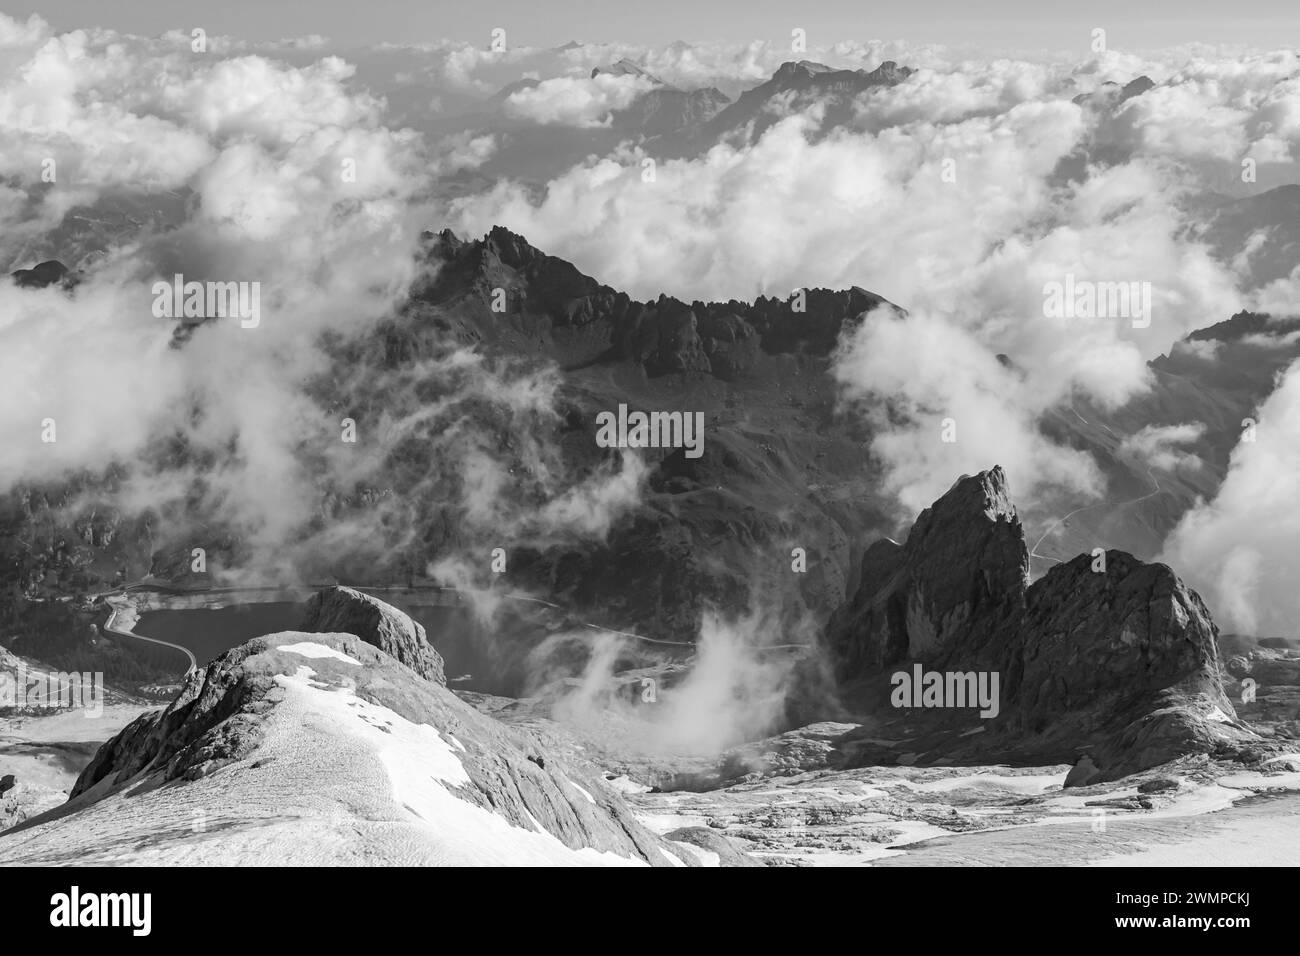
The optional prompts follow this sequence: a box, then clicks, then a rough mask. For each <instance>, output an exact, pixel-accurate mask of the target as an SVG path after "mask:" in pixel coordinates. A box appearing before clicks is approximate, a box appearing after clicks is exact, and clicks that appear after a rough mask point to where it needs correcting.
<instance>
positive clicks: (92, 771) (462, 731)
mask: <svg viewBox="0 0 1300 956" xmlns="http://www.w3.org/2000/svg"><path fill="white" fill-rule="evenodd" d="M304 641H309V642H311V643H312V644H316V645H323V646H324V647H326V648H330V649H332V650H335V651H337V652H339V653H340V654H342V655H346V657H347V658H351V660H347V659H345V658H342V657H331V656H326V655H321V654H319V653H313V654H311V655H310V656H309V657H308V658H307V659H306V660H305V659H304V657H303V655H302V653H301V652H300V651H298V650H293V649H289V650H286V649H285V645H296V644H299V643H301V642H304ZM305 663H309V664H310V668H311V671H312V676H311V681H312V686H313V687H314V688H318V689H319V692H320V693H349V694H354V695H355V696H356V698H358V699H359V700H361V701H366V702H368V703H371V704H375V705H378V706H380V707H383V708H387V709H388V710H389V711H392V712H393V713H394V714H396V715H398V716H400V717H402V718H405V719H406V720H408V721H410V722H412V723H415V724H425V725H428V726H430V727H433V728H434V729H435V730H437V731H438V733H439V734H440V735H441V736H442V737H443V738H444V739H445V740H447V741H449V742H451V743H454V744H455V747H456V759H457V760H458V761H459V763H460V764H461V765H462V766H463V767H464V769H465V772H466V773H467V775H468V777H469V780H470V782H469V783H468V784H462V785H459V786H455V787H454V788H453V792H454V794H455V796H456V797H457V798H458V799H460V800H463V801H466V802H468V803H470V804H473V805H475V806H477V807H479V808H480V809H482V810H484V811H486V812H489V813H492V814H496V815H498V816H500V817H502V818H504V819H505V820H506V821H507V822H509V823H510V824H511V825H512V826H514V827H518V828H520V829H522V830H526V831H529V832H533V833H535V832H537V828H538V827H539V826H540V827H541V828H543V829H544V830H545V831H546V832H547V833H549V834H550V835H551V836H554V837H555V838H556V839H558V840H560V841H561V842H562V843H564V844H565V845H566V846H568V847H570V848H571V849H581V848H584V847H588V848H593V849H596V850H600V851H608V852H612V853H616V854H618V855H619V856H623V857H631V858H634V859H639V860H644V861H645V862H647V863H649V864H651V865H654V866H665V865H671V861H670V860H669V859H668V858H667V857H666V856H665V855H664V852H663V851H668V852H672V847H671V846H670V845H668V844H666V843H665V842H664V841H663V840H662V839H661V838H660V837H657V836H655V835H654V834H653V833H651V832H650V831H648V830H646V829H645V828H644V827H643V826H641V824H640V823H638V822H637V821H636V819H635V818H634V817H633V816H632V813H631V811H630V810H629V809H628V808H627V807H626V805H625V804H624V803H623V800H622V797H621V795H620V794H618V793H616V792H614V791H611V790H610V789H609V788H607V787H606V786H605V785H604V784H603V783H602V782H601V781H599V779H598V777H597V775H596V774H594V773H592V772H590V770H589V769H588V768H587V767H585V766H583V765H580V764H579V763H577V762H575V761H571V760H568V759H566V758H561V757H557V756H555V755H554V754H550V753H544V752H543V751H544V747H545V745H544V743H543V742H542V740H541V739H540V738H537V737H535V736H534V735H532V734H530V733H528V732H527V731H523V730H520V729H518V728H507V727H505V726H504V725H502V724H501V723H499V722H498V721H496V720H494V719H492V718H491V717H488V716H486V715H484V714H481V713H479V712H478V711H476V710H474V708H472V707H470V706H469V705H468V704H466V703H465V702H463V701H461V700H460V699H459V698H457V697H456V695H455V694H453V693H452V692H451V691H449V690H447V688H445V687H444V686H442V685H440V684H434V683H431V682H429V681H426V680H422V679H420V678H418V677H417V676H416V675H415V674H414V673H412V671H411V670H409V669H408V668H407V667H405V666H403V665H402V664H401V663H399V662H398V661H397V660H395V659H394V658H393V657H391V656H389V655H388V654H386V653H385V652H383V651H382V650H380V649H378V648H375V647H373V646H371V645H370V644H369V643H368V642H367V643H363V642H362V641H361V640H360V638H359V637H356V636H353V635H351V634H319V633H318V634H311V635H308V634H304V633H300V632H286V633H283V634H274V635H269V636H266V637H261V638H256V639H254V640H252V641H249V642H248V643H247V644H244V645H242V646H241V647H238V648H235V649H233V650H231V651H229V652H227V653H226V654H225V655H223V656H222V657H220V658H218V659H217V660H215V661H213V662H212V663H211V664H209V665H208V666H207V667H206V668H204V669H203V670H202V671H199V672H196V673H194V674H192V675H191V676H190V677H189V679H188V680H187V681H186V684H185V687H184V688H183V690H182V692H181V694H180V695H179V696H178V698H177V699H176V701H174V702H173V703H172V704H171V705H170V706H169V707H167V708H166V709H165V710H163V711H160V712H152V713H149V714H145V715H143V716H142V717H140V718H139V719H137V720H136V721H135V722H133V723H132V724H130V725H129V726H128V727H126V728H125V729H124V730H123V731H122V732H121V733H120V734H118V735H117V736H116V737H115V738H113V739H112V740H110V741H109V742H108V743H106V744H105V745H104V746H103V747H102V748H101V749H100V751H99V753H98V754H97V755H96V757H95V759H94V760H93V761H92V763H91V764H90V766H88V767H87V768H86V769H85V771H83V773H82V774H81V776H80V777H79V778H78V780H77V783H76V785H75V787H74V789H73V792H72V800H71V801H70V803H69V804H68V805H67V806H66V807H64V808H60V811H56V813H60V812H61V815H66V814H67V813H68V812H75V811H78V810H81V809H83V808H85V807H86V806H88V805H90V804H93V803H95V802H97V801H100V800H102V799H104V798H106V797H108V796H110V795H111V794H114V793H116V792H118V791H121V790H123V789H124V788H131V790H132V791H133V792H134V791H136V790H137V789H152V788H153V787H155V786H157V785H159V784H161V783H165V782H168V781H177V780H181V781H185V780H188V781H194V780H198V779H200V778H203V777H206V776H208V775H211V774H214V773H219V772H221V771H223V770H225V769H227V768H229V769H231V770H233V769H235V767H239V768H243V769H242V770H241V771H239V772H245V773H246V772H248V768H257V767H258V766H259V762H258V752H259V746H260V745H261V744H262V742H263V740H264V738H265V737H266V735H267V734H269V733H271V731H270V730H269V729H268V725H269V723H270V721H269V718H270V716H271V715H272V713H273V712H274V709H275V708H276V706H277V705H278V704H279V703H280V701H281V700H282V699H283V695H284V693H285V691H284V687H283V684H282V681H283V678H284V677H285V676H292V675H294V674H295V673H297V672H298V671H299V670H300V669H301V668H302V667H303V665H304V664H305ZM327 785H328V784H327V782H326V781H322V787H326V786H327ZM181 786H184V784H181ZM32 822H35V823H40V822H45V821H42V820H39V819H38V820H37V821H32ZM433 822H435V823H436V821H433ZM452 836H453V837H454V834H452ZM679 849H680V848H679ZM674 855H676V856H678V857H679V858H680V857H681V854H680V853H677V854H674ZM684 862H686V863H687V864H688V865H696V862H697V861H695V860H694V859H690V860H685V861H684Z"/></svg>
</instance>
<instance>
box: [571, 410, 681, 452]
mask: <svg viewBox="0 0 1300 956" xmlns="http://www.w3.org/2000/svg"><path fill="white" fill-rule="evenodd" d="M596 425H597V426H598V428H599V430H598V431H597V432H596V444H597V445H599V446H600V447H601V448H685V449H686V457H687V458H699V457H700V456H701V455H703V454H704V413H703V412H649V413H646V412H629V411H628V410H627V406H626V405H620V406H618V414H617V415H616V414H615V413H614V412H600V413H599V414H598V415H597V416H596Z"/></svg>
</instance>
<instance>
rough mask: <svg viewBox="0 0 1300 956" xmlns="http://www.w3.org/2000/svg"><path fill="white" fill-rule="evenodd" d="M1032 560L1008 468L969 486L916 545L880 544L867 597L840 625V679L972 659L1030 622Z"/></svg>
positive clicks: (854, 602) (927, 518) (862, 584)
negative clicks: (900, 664)
mask: <svg viewBox="0 0 1300 956" xmlns="http://www.w3.org/2000/svg"><path fill="white" fill-rule="evenodd" d="M1028 574H1029V557H1028V554H1027V553H1026V551H1025V546H1024V531H1023V529H1022V528H1021V527H1020V519H1019V518H1018V517H1017V516H1016V510H1015V508H1014V507H1013V506H1012V504H1011V501H1010V499H1009V497H1008V494H1007V484H1006V476H1005V475H1004V474H1003V472H1002V469H1001V468H994V469H992V470H991V471H988V472H984V473H983V474H980V475H975V476H973V477H972V476H965V477H962V478H961V479H960V480H958V481H957V483H956V484H954V485H953V487H952V488H951V489H950V490H949V491H948V493H947V494H945V495H944V496H943V497H942V498H940V499H939V500H938V501H937V502H935V504H934V505H933V506H932V507H930V508H927V509H926V510H925V511H923V512H921V515H920V517H918V518H917V519H916V523H915V525H913V527H912V533H911V534H910V535H909V536H908V539H907V543H906V544H903V545H900V544H898V543H896V542H894V541H892V540H890V539H888V538H885V539H882V540H880V541H877V542H875V543H874V544H872V545H871V546H870V547H869V548H867V550H866V553H865V554H864V555H863V558H862V572H861V576H860V579H859V585H858V589H857V592H856V593H855V594H854V595H853V597H852V599H851V600H850V601H849V602H848V603H847V604H846V605H844V606H842V607H841V608H839V609H838V610H837V611H836V612H835V614H834V615H833V616H832V618H831V621H830V624H829V627H828V634H829V638H830V644H831V646H832V647H833V648H834V649H835V650H836V652H837V658H838V663H839V671H840V673H841V674H843V675H853V674H856V673H859V672H861V671H862V670H863V669H864V668H878V667H881V666H884V665H885V664H890V663H894V662H896V661H900V660H903V659H912V660H934V659H937V658H939V657H942V656H944V653H945V651H947V650H948V649H950V648H952V647H953V645H954V644H955V643H956V642H960V643H961V645H962V647H963V648H964V649H966V650H968V651H969V650H972V649H974V648H976V647H980V646H983V644H984V643H985V642H986V641H987V640H989V639H990V638H991V636H992V635H993V634H994V632H995V631H997V630H998V629H999V628H1002V627H1005V626H1006V625H1007V623H1008V622H1010V621H1012V620H1014V618H1015V617H1016V616H1017V615H1019V614H1020V613H1021V611H1022V610H1023V608H1024V601H1025V589H1026V587H1027V584H1028Z"/></svg>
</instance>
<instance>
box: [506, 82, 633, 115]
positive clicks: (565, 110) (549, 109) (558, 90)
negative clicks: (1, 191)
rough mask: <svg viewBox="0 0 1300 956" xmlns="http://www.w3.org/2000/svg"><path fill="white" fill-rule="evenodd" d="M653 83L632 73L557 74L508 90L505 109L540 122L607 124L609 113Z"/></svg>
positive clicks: (618, 108) (620, 107)
mask: <svg viewBox="0 0 1300 956" xmlns="http://www.w3.org/2000/svg"><path fill="white" fill-rule="evenodd" d="M656 86H657V84H656V83H655V82H654V80H652V79H650V78H648V77H644V76H637V75H635V74H623V75H619V74H611V73H600V74H597V75H596V76H592V77H557V78H555V79H550V80H542V81H541V82H540V83H538V84H537V85H536V86H531V87H527V88H525V89H522V90H516V91H515V92H513V93H511V94H510V95H509V96H508V97H506V100H505V110H506V114H507V115H508V116H511V117H513V118H515V119H527V120H532V121H533V122H534V123H540V124H542V125H544V126H549V125H557V126H577V127H580V128H589V127H596V126H607V125H609V120H610V114H611V113H613V112H616V111H618V110H624V109H627V108H628V107H629V106H630V105H632V102H633V101H634V100H635V99H636V98H637V97H638V96H641V95H642V94H643V93H647V92H649V91H650V90H652V89H654V88H655V87H656Z"/></svg>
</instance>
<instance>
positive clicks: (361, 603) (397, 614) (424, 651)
mask: <svg viewBox="0 0 1300 956" xmlns="http://www.w3.org/2000/svg"><path fill="white" fill-rule="evenodd" d="M299 628H300V629H301V630H304V631H314V632H319V633H342V634H355V635H356V636H357V637H359V638H361V639H362V640H363V641H365V642H366V643H367V644H373V645H374V646H375V647H377V648H379V649H380V650H381V651H385V652H387V653H389V654H391V655H392V656H393V657H396V658H397V659H398V660H399V661H401V662H402V663H403V664H405V665H406V666H407V667H409V668H411V670H413V671H415V672H416V673H417V674H419V675H420V676H421V677H423V678H425V679H426V680H431V681H434V682H436V683H438V684H446V683H447V677H446V674H444V672H443V665H442V655H440V654H439V653H438V652H437V651H436V650H434V649H433V645H431V644H430V643H429V641H428V639H427V638H426V637H425V634H424V628H423V627H422V626H421V625H419V624H417V623H416V622H415V621H413V620H411V619H410V618H409V617H407V616H406V615H405V614H403V613H402V612H401V611H399V610H398V609H397V608H395V607H393V606H392V605H391V604H385V603H384V602H383V601H381V600H379V599H378V598H374V597H371V596H370V595H368V594H362V593H361V592H360V591H354V590H353V589H352V588H345V587H332V588H326V589H325V590H323V591H319V592H317V593H316V594H314V595H312V597H311V600H309V601H308V602H307V610H306V613H305V614H304V615H303V619H302V623H301V624H300V625H299Z"/></svg>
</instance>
